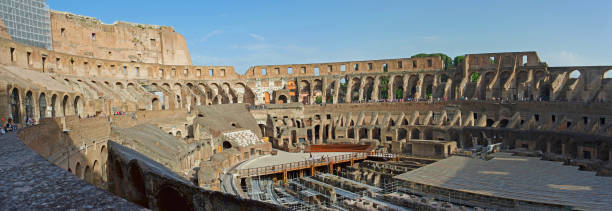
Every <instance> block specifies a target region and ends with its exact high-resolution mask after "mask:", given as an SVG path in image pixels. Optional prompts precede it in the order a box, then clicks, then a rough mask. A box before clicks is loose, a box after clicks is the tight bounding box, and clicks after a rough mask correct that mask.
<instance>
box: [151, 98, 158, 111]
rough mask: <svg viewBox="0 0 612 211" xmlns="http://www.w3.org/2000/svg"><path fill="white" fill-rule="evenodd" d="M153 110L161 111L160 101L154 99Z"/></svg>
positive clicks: (152, 101) (152, 102)
mask: <svg viewBox="0 0 612 211" xmlns="http://www.w3.org/2000/svg"><path fill="white" fill-rule="evenodd" d="M151 110H160V104H159V99H157V98H153V100H151Z"/></svg>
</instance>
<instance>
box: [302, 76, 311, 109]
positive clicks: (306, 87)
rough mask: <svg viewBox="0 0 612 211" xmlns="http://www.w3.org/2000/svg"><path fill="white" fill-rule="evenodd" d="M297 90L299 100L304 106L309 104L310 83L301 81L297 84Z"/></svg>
mask: <svg viewBox="0 0 612 211" xmlns="http://www.w3.org/2000/svg"><path fill="white" fill-rule="evenodd" d="M299 88H300V91H299V95H300V96H299V100H300V101H301V102H302V103H304V104H310V95H311V92H310V91H311V88H310V82H309V81H308V80H301V81H300V83H299Z"/></svg>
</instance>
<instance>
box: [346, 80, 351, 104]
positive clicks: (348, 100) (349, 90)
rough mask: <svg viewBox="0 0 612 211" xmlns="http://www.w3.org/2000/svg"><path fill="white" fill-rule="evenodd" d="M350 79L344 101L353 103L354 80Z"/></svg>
mask: <svg viewBox="0 0 612 211" xmlns="http://www.w3.org/2000/svg"><path fill="white" fill-rule="evenodd" d="M348 80H349V81H347V82H346V95H345V96H344V103H352V99H351V96H352V95H353V89H352V86H353V80H352V79H348Z"/></svg>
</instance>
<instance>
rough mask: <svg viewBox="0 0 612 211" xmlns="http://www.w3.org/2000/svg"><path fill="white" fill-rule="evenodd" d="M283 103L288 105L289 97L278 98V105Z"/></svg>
mask: <svg viewBox="0 0 612 211" xmlns="http://www.w3.org/2000/svg"><path fill="white" fill-rule="evenodd" d="M283 103H287V96H285V95H281V96H278V102H277V104H283Z"/></svg>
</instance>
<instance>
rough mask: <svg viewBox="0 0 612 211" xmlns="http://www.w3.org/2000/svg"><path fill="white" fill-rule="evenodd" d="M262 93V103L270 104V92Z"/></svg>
mask: <svg viewBox="0 0 612 211" xmlns="http://www.w3.org/2000/svg"><path fill="white" fill-rule="evenodd" d="M263 95H264V98H263V101H264V104H270V93H268V92H264V93H263Z"/></svg>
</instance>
